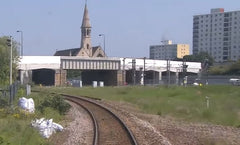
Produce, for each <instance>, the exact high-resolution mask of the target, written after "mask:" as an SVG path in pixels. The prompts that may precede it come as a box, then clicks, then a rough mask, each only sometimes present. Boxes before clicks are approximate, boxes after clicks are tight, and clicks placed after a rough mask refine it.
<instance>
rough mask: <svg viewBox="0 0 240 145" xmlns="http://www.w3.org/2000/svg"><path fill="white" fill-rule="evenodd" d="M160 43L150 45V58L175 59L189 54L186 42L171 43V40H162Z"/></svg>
mask: <svg viewBox="0 0 240 145" xmlns="http://www.w3.org/2000/svg"><path fill="white" fill-rule="evenodd" d="M162 43H163V44H162V45H151V46H150V59H163V60H166V59H170V60H172V59H175V58H183V56H185V55H189V45H188V44H172V41H171V40H166V41H162Z"/></svg>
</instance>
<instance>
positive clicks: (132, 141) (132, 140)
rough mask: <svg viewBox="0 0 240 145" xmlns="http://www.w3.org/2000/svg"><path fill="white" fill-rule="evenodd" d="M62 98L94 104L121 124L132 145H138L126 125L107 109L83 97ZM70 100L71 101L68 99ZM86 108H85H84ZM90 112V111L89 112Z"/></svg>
mask: <svg viewBox="0 0 240 145" xmlns="http://www.w3.org/2000/svg"><path fill="white" fill-rule="evenodd" d="M61 95H62V96H64V97H65V99H67V100H69V98H75V99H80V100H82V101H86V102H89V103H91V104H94V105H96V106H99V107H100V108H102V109H104V110H105V111H107V112H108V113H110V114H111V115H112V116H114V118H115V119H117V121H118V122H119V123H120V124H121V126H122V127H123V129H124V130H125V131H126V132H127V135H128V137H129V139H130V142H131V144H132V145H138V143H137V141H136V139H135V137H134V135H133V134H132V132H131V131H130V130H129V128H128V127H127V126H126V124H125V123H124V122H123V121H122V120H121V119H120V118H119V117H118V116H117V115H116V114H114V113H113V112H112V111H110V110H109V109H108V108H106V107H104V106H103V105H101V104H99V103H96V102H94V101H91V100H89V99H87V98H84V97H80V96H72V95H66V94H61ZM70 100H71V99H70ZM77 104H80V103H77ZM81 106H83V105H81ZM83 107H84V106H83ZM84 108H86V107H84ZM89 112H91V111H89ZM96 136H97V137H98V136H99V135H98V134H96ZM94 145H95V144H94Z"/></svg>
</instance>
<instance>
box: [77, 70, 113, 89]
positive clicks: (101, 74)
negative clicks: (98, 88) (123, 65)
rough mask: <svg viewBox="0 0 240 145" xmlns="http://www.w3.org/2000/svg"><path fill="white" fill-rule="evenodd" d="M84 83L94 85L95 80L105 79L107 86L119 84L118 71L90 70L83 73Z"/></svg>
mask: <svg viewBox="0 0 240 145" xmlns="http://www.w3.org/2000/svg"><path fill="white" fill-rule="evenodd" d="M81 76H82V81H83V85H92V82H93V81H98V82H99V81H103V82H104V85H106V86H116V85H117V71H113V70H89V71H82V73H81Z"/></svg>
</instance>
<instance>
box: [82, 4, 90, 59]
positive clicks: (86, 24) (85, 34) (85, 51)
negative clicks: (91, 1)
mask: <svg viewBox="0 0 240 145" xmlns="http://www.w3.org/2000/svg"><path fill="white" fill-rule="evenodd" d="M91 28H92V27H91V24H90V19H89V15H88V9H87V4H85V8H84V14H83V20H82V26H81V36H82V37H81V47H80V48H81V50H82V52H80V53H81V54H79V55H81V56H88V57H92V43H91Z"/></svg>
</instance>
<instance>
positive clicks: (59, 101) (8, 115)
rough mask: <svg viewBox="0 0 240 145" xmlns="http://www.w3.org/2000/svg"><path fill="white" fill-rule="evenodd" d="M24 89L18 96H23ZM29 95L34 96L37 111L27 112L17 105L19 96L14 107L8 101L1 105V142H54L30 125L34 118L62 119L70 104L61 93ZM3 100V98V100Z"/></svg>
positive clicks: (15, 144) (21, 143)
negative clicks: (43, 136) (44, 137)
mask: <svg viewBox="0 0 240 145" xmlns="http://www.w3.org/2000/svg"><path fill="white" fill-rule="evenodd" d="M23 92H24V90H23V89H20V90H19V91H18V97H22V96H23V94H24V93H23ZM29 97H31V98H33V100H34V103H35V109H36V110H35V113H34V114H30V113H27V112H25V111H23V110H21V109H20V108H18V106H17V102H18V98H16V99H15V102H14V105H13V107H10V106H9V105H8V104H6V103H8V102H7V100H6V99H4V100H5V101H6V102H5V103H2V102H1V104H3V105H1V106H0V144H4V145H5V144H6V145H7V144H11V145H18V144H20V145H27V144H29V145H33V144H41V145H48V144H52V143H51V142H50V141H49V140H46V139H43V138H42V137H41V136H40V134H39V133H38V131H37V130H36V129H34V128H32V127H31V126H30V123H31V121H32V120H33V119H36V118H42V117H44V118H47V119H51V118H53V120H54V122H59V121H61V120H62V119H63V118H64V117H63V114H65V113H66V112H67V111H68V109H69V108H70V105H69V104H67V103H66V102H65V101H64V99H63V98H62V97H61V96H59V95H51V94H48V93H32V94H31V95H30V96H29ZM1 101H2V100H1Z"/></svg>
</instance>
